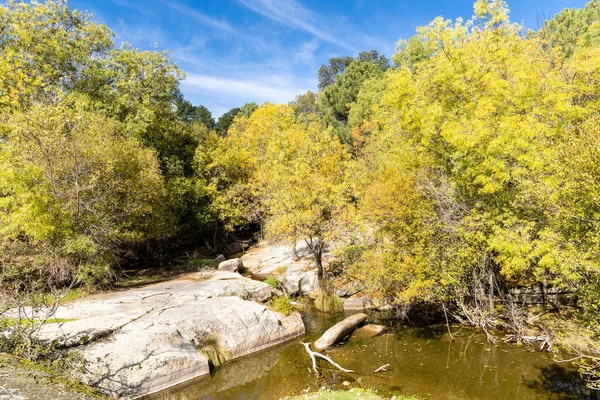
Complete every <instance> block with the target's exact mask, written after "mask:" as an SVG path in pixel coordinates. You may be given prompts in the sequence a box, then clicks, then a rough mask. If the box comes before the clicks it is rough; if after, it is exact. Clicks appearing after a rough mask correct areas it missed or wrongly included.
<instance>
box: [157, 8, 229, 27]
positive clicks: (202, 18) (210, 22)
mask: <svg viewBox="0 0 600 400" xmlns="http://www.w3.org/2000/svg"><path fill="white" fill-rule="evenodd" d="M161 2H162V3H163V4H164V5H166V6H167V7H169V8H172V9H173V10H175V11H179V12H181V13H183V14H185V15H186V16H188V17H190V18H193V19H195V20H196V21H197V22H199V23H201V24H202V25H205V26H209V27H212V28H215V29H218V30H221V31H223V32H227V33H235V32H236V29H235V28H234V27H233V26H231V25H230V24H229V22H227V21H224V20H221V19H217V18H213V17H209V16H208V15H206V14H203V13H201V12H200V11H197V10H195V9H193V8H190V7H188V6H185V5H183V4H180V3H177V2H174V1H166V0H163V1H161Z"/></svg>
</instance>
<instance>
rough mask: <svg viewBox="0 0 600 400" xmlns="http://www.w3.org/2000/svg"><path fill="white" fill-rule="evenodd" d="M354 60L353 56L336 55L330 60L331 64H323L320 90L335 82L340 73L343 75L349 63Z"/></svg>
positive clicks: (320, 73)
mask: <svg viewBox="0 0 600 400" xmlns="http://www.w3.org/2000/svg"><path fill="white" fill-rule="evenodd" d="M352 61H354V58H352V57H348V56H346V57H334V58H331V59H330V60H329V65H327V64H323V65H321V68H319V73H318V86H319V90H324V89H325V88H326V87H328V86H329V85H332V84H333V83H335V80H336V78H337V76H338V75H342V74H343V73H344V70H345V69H346V67H347V66H348V65H350V64H351V63H352Z"/></svg>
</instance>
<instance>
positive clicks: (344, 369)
mask: <svg viewBox="0 0 600 400" xmlns="http://www.w3.org/2000/svg"><path fill="white" fill-rule="evenodd" d="M300 344H301V345H303V346H304V348H305V349H306V352H307V353H308V355H309V356H310V359H311V360H312V365H313V371H315V374H317V375H318V374H319V373H318V372H317V360H316V358H315V357H319V358H322V359H323V360H325V361H327V362H328V363H330V364H331V365H333V366H334V367H336V368H337V369H339V370H340V371H342V372H354V371H352V370H351V369H346V368H344V367H342V366H341V365H339V364H338V363H336V362H335V361H333V360H332V359H331V358H329V357H327V356H325V355H323V354H321V353H317V352H316V351H312V350H311V349H310V343H300Z"/></svg>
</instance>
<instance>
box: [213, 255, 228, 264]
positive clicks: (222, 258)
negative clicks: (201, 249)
mask: <svg viewBox="0 0 600 400" xmlns="http://www.w3.org/2000/svg"><path fill="white" fill-rule="evenodd" d="M225 260H227V259H226V258H225V256H224V255H223V254H219V255H218V256H217V257H216V258H215V261H216V262H219V263H220V262H223V261H225Z"/></svg>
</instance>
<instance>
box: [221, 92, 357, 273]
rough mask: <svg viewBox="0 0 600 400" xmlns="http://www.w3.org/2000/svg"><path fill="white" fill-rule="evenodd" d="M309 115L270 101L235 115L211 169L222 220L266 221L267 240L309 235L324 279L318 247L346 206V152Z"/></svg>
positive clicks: (336, 227)
mask: <svg viewBox="0 0 600 400" xmlns="http://www.w3.org/2000/svg"><path fill="white" fill-rule="evenodd" d="M307 117H308V120H306V119H305V118H300V119H298V120H296V118H295V113H294V110H293V109H292V108H291V107H290V106H283V105H272V104H268V103H267V104H265V105H262V106H261V107H259V108H258V109H257V110H256V111H255V112H254V113H252V115H251V116H250V117H247V118H246V117H243V118H236V121H235V123H234V124H233V125H232V127H231V129H230V130H229V135H228V136H227V137H226V138H224V139H223V141H222V143H221V144H220V146H219V148H218V149H217V150H216V152H215V158H214V161H213V163H212V164H211V166H210V168H211V169H212V170H213V171H214V172H213V176H215V177H216V179H213V181H212V185H213V187H214V193H215V194H216V196H215V202H214V206H215V207H216V208H217V209H218V210H219V212H220V214H221V218H222V219H223V220H228V221H231V223H232V224H233V225H236V224H240V223H244V222H245V223H247V222H250V221H264V223H265V226H266V232H267V234H268V236H269V237H271V238H276V239H285V240H288V241H293V240H296V239H298V238H306V239H307V242H308V244H309V247H310V249H311V251H312V253H313V254H314V255H315V262H316V264H317V267H318V275H319V278H322V277H323V265H322V261H321V255H322V252H323V248H324V246H325V244H326V243H327V242H328V241H329V240H331V239H332V238H333V237H334V236H335V235H336V234H339V233H340V232H341V231H342V230H343V229H342V227H343V226H344V218H346V216H347V214H348V212H349V209H350V206H349V204H350V202H349V192H348V190H347V189H348V188H347V187H346V181H345V171H346V161H347V159H348V154H347V152H346V151H345V149H344V147H343V146H342V145H341V144H340V143H339V142H338V141H337V140H336V139H334V138H332V137H331V134H330V132H328V131H326V130H323V128H322V124H321V121H319V120H318V118H317V117H316V116H315V115H314V114H312V115H308V116H307Z"/></svg>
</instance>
